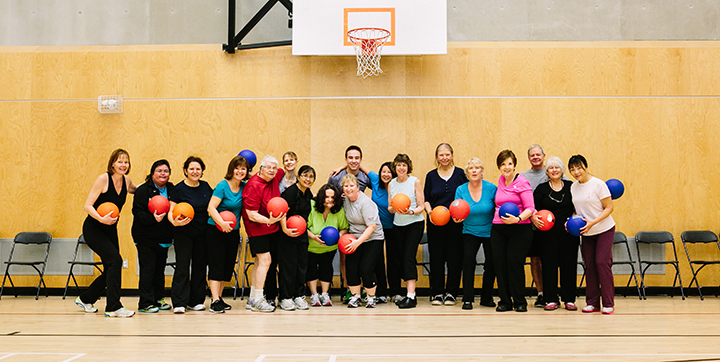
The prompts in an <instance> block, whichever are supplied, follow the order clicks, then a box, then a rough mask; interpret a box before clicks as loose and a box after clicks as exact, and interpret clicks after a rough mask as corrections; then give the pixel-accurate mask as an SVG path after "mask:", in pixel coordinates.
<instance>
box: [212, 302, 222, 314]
mask: <svg viewBox="0 0 720 362" xmlns="http://www.w3.org/2000/svg"><path fill="white" fill-rule="evenodd" d="M210 313H225V306H223V305H222V303H221V302H220V299H218V300H216V301H213V302H212V303H210Z"/></svg>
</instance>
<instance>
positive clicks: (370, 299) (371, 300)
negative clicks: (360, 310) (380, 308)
mask: <svg viewBox="0 0 720 362" xmlns="http://www.w3.org/2000/svg"><path fill="white" fill-rule="evenodd" d="M365 308H375V296H373V295H368V297H367V302H366V303H365Z"/></svg>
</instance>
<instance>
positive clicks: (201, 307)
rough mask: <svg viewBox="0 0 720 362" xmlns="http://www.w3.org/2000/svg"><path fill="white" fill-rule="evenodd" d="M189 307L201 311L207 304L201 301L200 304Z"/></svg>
mask: <svg viewBox="0 0 720 362" xmlns="http://www.w3.org/2000/svg"><path fill="white" fill-rule="evenodd" d="M188 309H190V310H194V311H196V312H199V311H201V310H205V304H202V303H200V304H196V305H195V306H193V307H191V306H188Z"/></svg>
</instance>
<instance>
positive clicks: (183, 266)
mask: <svg viewBox="0 0 720 362" xmlns="http://www.w3.org/2000/svg"><path fill="white" fill-rule="evenodd" d="M174 238H175V274H174V275H173V281H172V293H171V294H172V303H173V306H174V307H184V306H191V307H192V306H196V305H198V304H202V303H204V302H205V295H206V294H207V281H206V280H205V278H206V276H207V250H206V248H207V246H206V245H205V233H204V232H200V233H197V235H191V234H187V233H181V232H175V233H174Z"/></svg>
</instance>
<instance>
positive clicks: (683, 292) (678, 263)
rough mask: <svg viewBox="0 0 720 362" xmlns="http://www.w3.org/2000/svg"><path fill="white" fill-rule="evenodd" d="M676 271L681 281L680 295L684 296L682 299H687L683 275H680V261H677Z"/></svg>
mask: <svg viewBox="0 0 720 362" xmlns="http://www.w3.org/2000/svg"><path fill="white" fill-rule="evenodd" d="M675 272H676V273H677V278H678V282H679V283H680V295H681V296H682V300H685V290H684V289H683V284H682V276H681V275H680V262H676V264H675Z"/></svg>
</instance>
